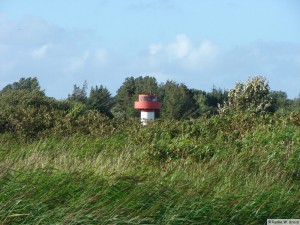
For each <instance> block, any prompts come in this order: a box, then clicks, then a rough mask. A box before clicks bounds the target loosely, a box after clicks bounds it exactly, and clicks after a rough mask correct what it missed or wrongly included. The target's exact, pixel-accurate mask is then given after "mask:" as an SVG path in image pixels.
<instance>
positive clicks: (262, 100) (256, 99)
mask: <svg viewBox="0 0 300 225" xmlns="http://www.w3.org/2000/svg"><path fill="white" fill-rule="evenodd" d="M269 93H270V88H269V85H268V82H267V80H266V78H265V77H262V76H256V77H253V78H249V79H248V81H247V82H246V83H245V84H244V83H240V82H239V83H237V84H236V86H235V88H233V89H231V90H230V91H229V93H228V100H227V101H225V102H224V104H223V106H221V105H219V112H220V113H221V114H226V113H231V112H237V111H242V112H245V111H248V112H251V113H255V114H264V113H267V112H271V109H272V102H271V97H270V95H269Z"/></svg>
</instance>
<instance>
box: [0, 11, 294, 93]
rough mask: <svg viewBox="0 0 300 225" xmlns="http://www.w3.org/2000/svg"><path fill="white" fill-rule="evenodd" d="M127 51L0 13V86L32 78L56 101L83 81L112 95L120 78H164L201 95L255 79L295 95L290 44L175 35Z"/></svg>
mask: <svg viewBox="0 0 300 225" xmlns="http://www.w3.org/2000/svg"><path fill="white" fill-rule="evenodd" d="M128 51H130V52H131V54H130V55H131V56H132V55H134V57H129V56H128V55H127V54H126V52H116V51H113V50H112V49H109V48H106V47H105V46H104V45H103V44H101V41H99V38H98V37H97V38H95V36H94V34H93V32H92V31H86V30H67V29H63V28H61V27H58V26H55V25H53V24H49V23H47V22H46V21H44V20H42V19H40V18H38V17H26V18H22V20H20V21H13V20H9V19H8V18H7V17H6V16H5V15H4V14H0V88H3V87H4V86H5V85H7V84H9V83H12V82H14V81H17V80H18V79H20V77H26V76H37V77H38V79H39V81H40V83H41V86H42V87H43V88H45V89H46V93H47V94H48V95H49V96H53V97H56V98H59V99H60V98H65V97H67V95H68V94H69V93H70V92H71V91H72V87H73V84H79V85H80V84H82V83H83V82H84V80H87V81H88V84H89V85H99V84H103V85H105V86H107V87H108V88H109V89H110V90H111V92H112V93H113V94H114V93H115V91H116V90H117V88H118V87H120V85H121V84H122V82H123V81H124V79H125V78H126V77H128V76H141V75H152V76H155V77H157V79H158V81H159V82H164V81H166V80H167V79H170V80H175V81H177V82H183V83H185V84H186V85H187V86H189V87H191V88H197V89H201V90H208V91H209V90H210V89H211V88H212V87H213V85H215V86H217V87H221V88H226V89H228V88H231V87H233V86H234V84H235V82H236V81H240V80H241V81H244V80H246V79H248V77H249V76H255V75H263V76H266V77H267V79H268V80H269V81H270V86H271V88H272V89H273V90H283V91H286V92H287V93H288V95H289V97H291V98H294V97H296V96H298V94H299V92H300V90H299V87H300V75H299V74H300V46H299V44H295V43H274V42H267V41H263V40H259V41H255V42H253V43H248V44H246V45H239V46H232V47H231V48H227V49H225V48H223V47H222V46H220V45H219V44H218V43H215V42H214V41H213V40H208V39H207V40H193V39H191V38H190V36H189V35H188V34H185V33H182V34H178V35H177V36H175V37H174V38H173V39H172V40H169V41H167V42H165V43H162V42H161V43H160V42H153V43H148V44H145V46H144V49H128ZM132 52H135V54H132Z"/></svg>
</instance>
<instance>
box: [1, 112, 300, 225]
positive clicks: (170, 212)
mask: <svg viewBox="0 0 300 225" xmlns="http://www.w3.org/2000/svg"><path fill="white" fill-rule="evenodd" d="M294 117H295V115H294ZM299 179H300V128H299V125H298V124H297V123H293V120H291V119H290V117H289V116H267V117H259V118H256V117H251V116H236V117H234V116H232V117H225V118H219V117H214V118H210V119H205V118H201V119H198V120H193V121H181V122H175V121H156V122H155V123H153V124H150V125H149V126H146V127H141V126H139V125H137V124H130V126H128V125H124V126H123V127H119V128H117V131H116V132H114V133H113V134H109V135H104V136H91V135H79V134H74V135H73V136H68V137H57V136H55V135H53V136H49V137H44V138H40V139H37V140H35V141H33V142H30V143H22V142H19V141H18V140H15V139H14V138H13V136H12V135H10V134H2V135H1V136H0V224H266V221H267V219H268V218H299V217H300V202H299V200H300V185H299V183H300V182H299Z"/></svg>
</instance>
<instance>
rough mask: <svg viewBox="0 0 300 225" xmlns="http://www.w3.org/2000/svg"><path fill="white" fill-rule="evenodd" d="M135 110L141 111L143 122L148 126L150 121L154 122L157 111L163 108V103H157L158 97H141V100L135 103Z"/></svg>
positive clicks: (143, 95) (142, 95)
mask: <svg viewBox="0 0 300 225" xmlns="http://www.w3.org/2000/svg"><path fill="white" fill-rule="evenodd" d="M134 108H135V109H137V110H140V111H141V122H142V124H143V125H147V121H148V120H154V118H155V110H159V109H160V108H161V103H160V102H158V101H157V96H156V95H145V94H141V95H139V100H138V101H136V102H134Z"/></svg>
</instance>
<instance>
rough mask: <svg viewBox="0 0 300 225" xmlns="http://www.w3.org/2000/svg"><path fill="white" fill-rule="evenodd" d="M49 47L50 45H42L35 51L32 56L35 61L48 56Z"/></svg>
mask: <svg viewBox="0 0 300 225" xmlns="http://www.w3.org/2000/svg"><path fill="white" fill-rule="evenodd" d="M49 47H50V44H45V45H42V46H41V47H39V48H36V49H34V50H33V51H32V52H31V54H30V55H31V56H32V58H33V59H37V60H38V59H42V58H44V57H45V56H46V54H47V51H48V49H49Z"/></svg>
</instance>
